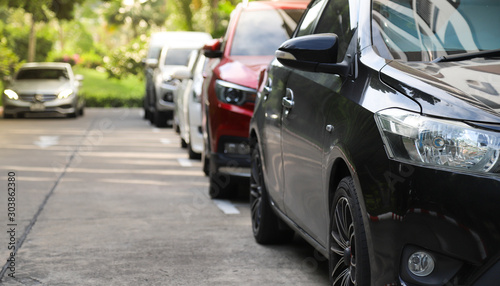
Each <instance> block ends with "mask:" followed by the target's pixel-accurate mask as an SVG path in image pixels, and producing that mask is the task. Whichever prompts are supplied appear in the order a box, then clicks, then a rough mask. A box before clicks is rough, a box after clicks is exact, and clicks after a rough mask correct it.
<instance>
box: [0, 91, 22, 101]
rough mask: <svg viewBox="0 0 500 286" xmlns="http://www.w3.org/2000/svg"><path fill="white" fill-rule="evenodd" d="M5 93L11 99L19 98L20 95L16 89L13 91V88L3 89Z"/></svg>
mask: <svg viewBox="0 0 500 286" xmlns="http://www.w3.org/2000/svg"><path fill="white" fill-rule="evenodd" d="M3 93H4V94H5V95H6V96H7V97H8V98H9V99H13V100H18V99H19V95H17V93H16V92H15V91H13V90H12V89H6V90H4V91H3Z"/></svg>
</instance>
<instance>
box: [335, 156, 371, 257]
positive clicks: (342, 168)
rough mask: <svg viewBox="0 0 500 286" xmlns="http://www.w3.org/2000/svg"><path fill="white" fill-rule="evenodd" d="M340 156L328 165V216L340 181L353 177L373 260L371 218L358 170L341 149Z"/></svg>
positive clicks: (369, 251)
mask: <svg viewBox="0 0 500 286" xmlns="http://www.w3.org/2000/svg"><path fill="white" fill-rule="evenodd" d="M338 151H339V154H337V157H336V158H334V159H333V160H331V161H330V162H331V163H330V164H329V165H328V166H329V168H328V169H327V174H329V176H330V177H329V178H327V179H328V182H329V184H328V186H327V187H328V190H327V191H328V194H327V195H328V216H329V217H330V213H331V209H332V208H333V206H334V201H333V200H334V197H335V192H336V190H337V187H338V186H339V184H340V181H342V179H344V178H345V177H352V179H353V183H354V186H355V189H356V192H357V199H358V201H359V204H360V208H361V213H362V219H363V223H364V225H365V235H366V239H367V244H368V245H367V246H368V253H369V257H370V260H371V257H374V250H373V246H372V245H371V243H370V241H371V232H370V229H369V218H368V213H367V211H366V205H365V200H364V196H363V192H362V189H361V185H360V182H359V178H358V176H357V174H356V170H355V168H354V166H352V165H351V164H350V163H349V162H350V161H349V160H348V159H347V158H346V157H345V156H344V153H343V152H342V151H341V150H340V149H339V150H338ZM329 240H330V235H328V240H327V245H329V243H330V241H329Z"/></svg>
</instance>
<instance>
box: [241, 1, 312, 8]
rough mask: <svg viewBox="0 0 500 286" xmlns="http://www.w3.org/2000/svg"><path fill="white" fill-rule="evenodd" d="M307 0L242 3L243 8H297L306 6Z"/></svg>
mask: <svg viewBox="0 0 500 286" xmlns="http://www.w3.org/2000/svg"><path fill="white" fill-rule="evenodd" d="M309 2H310V1H309V0H307V1H304V0H292V1H290V0H288V1H252V2H248V3H246V4H241V5H243V9H245V10H264V9H298V8H302V9H304V8H306V7H307V5H308V4H309Z"/></svg>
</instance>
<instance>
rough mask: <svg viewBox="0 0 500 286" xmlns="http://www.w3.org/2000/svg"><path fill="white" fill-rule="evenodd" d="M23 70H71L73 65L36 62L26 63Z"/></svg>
mask: <svg viewBox="0 0 500 286" xmlns="http://www.w3.org/2000/svg"><path fill="white" fill-rule="evenodd" d="M21 68H67V69H71V65H70V64H68V63H52V62H35V63H25V64H23V65H22V66H21Z"/></svg>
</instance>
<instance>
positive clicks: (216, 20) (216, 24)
mask: <svg viewBox="0 0 500 286" xmlns="http://www.w3.org/2000/svg"><path fill="white" fill-rule="evenodd" d="M211 6H212V7H211V8H212V9H211V11H212V31H213V32H216V31H217V30H219V22H220V20H219V14H218V11H217V7H218V6H219V0H212V1H211Z"/></svg>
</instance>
